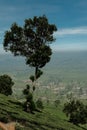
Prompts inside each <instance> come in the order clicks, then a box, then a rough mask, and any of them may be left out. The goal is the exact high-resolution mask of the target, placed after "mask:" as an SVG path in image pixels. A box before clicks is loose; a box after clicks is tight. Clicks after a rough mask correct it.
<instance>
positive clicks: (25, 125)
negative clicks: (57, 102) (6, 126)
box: [0, 94, 86, 130]
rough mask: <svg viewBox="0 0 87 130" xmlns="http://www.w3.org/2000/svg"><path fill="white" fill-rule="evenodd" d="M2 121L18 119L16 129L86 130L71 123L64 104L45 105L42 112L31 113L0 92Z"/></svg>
mask: <svg viewBox="0 0 87 130" xmlns="http://www.w3.org/2000/svg"><path fill="white" fill-rule="evenodd" d="M0 121H5V122H10V121H16V123H17V125H16V130H84V127H85V126H83V128H81V127H78V126H75V125H73V124H71V123H69V122H68V119H67V118H66V116H65V114H64V113H63V112H62V106H59V107H58V108H56V107H54V106H52V105H50V106H45V108H44V110H43V111H42V112H35V114H30V113H26V112H25V111H23V108H22V105H21V103H20V102H18V101H17V100H15V99H13V98H11V97H6V96H4V95H2V94H0ZM85 130H86V127H85Z"/></svg>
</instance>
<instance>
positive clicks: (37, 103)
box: [36, 98, 44, 109]
mask: <svg viewBox="0 0 87 130" xmlns="http://www.w3.org/2000/svg"><path fill="white" fill-rule="evenodd" d="M36 105H37V107H38V108H40V109H43V108H44V106H43V102H42V100H41V99H40V98H39V99H38V100H37V101H36Z"/></svg>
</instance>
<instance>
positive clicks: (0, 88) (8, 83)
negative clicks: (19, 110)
mask: <svg viewBox="0 0 87 130" xmlns="http://www.w3.org/2000/svg"><path fill="white" fill-rule="evenodd" d="M13 85H14V83H13V81H12V79H11V77H10V76H8V75H2V76H0V93H2V94H5V95H6V96H8V95H11V94H12V86H13Z"/></svg>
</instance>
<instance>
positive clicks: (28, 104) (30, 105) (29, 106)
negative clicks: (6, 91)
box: [23, 85, 36, 113]
mask: <svg viewBox="0 0 87 130" xmlns="http://www.w3.org/2000/svg"><path fill="white" fill-rule="evenodd" d="M23 94H24V95H25V98H26V101H25V102H24V105H23V106H24V110H25V111H26V112H31V113H33V111H34V110H35V109H36V106H35V103H34V101H33V95H32V93H31V92H30V86H29V85H26V88H25V89H24V90H23Z"/></svg>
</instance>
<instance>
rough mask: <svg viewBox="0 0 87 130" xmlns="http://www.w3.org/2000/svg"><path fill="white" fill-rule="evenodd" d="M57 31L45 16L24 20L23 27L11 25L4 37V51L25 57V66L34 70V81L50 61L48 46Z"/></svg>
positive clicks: (50, 51) (50, 52)
mask: <svg viewBox="0 0 87 130" xmlns="http://www.w3.org/2000/svg"><path fill="white" fill-rule="evenodd" d="M55 31H57V28H56V26H55V25H54V24H49V22H48V19H47V18H46V16H45V15H43V16H42V17H36V16H35V17H34V18H33V19H31V18H29V19H26V20H25V24H24V26H23V27H20V26H18V25H17V24H16V23H14V24H12V26H11V28H10V30H9V31H7V32H6V33H5V36H4V42H3V45H4V49H5V50H6V51H11V52H12V53H13V54H14V55H15V56H17V55H21V56H25V57H26V64H28V65H29V66H32V67H34V68H35V74H34V81H36V80H37V79H38V78H39V77H40V76H41V75H42V71H41V70H40V69H41V68H42V67H44V66H45V65H46V63H48V62H49V61H50V58H51V54H52V50H51V48H50V46H49V44H50V43H52V42H53V41H54V40H55V38H54V37H53V33H54V32H55Z"/></svg>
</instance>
